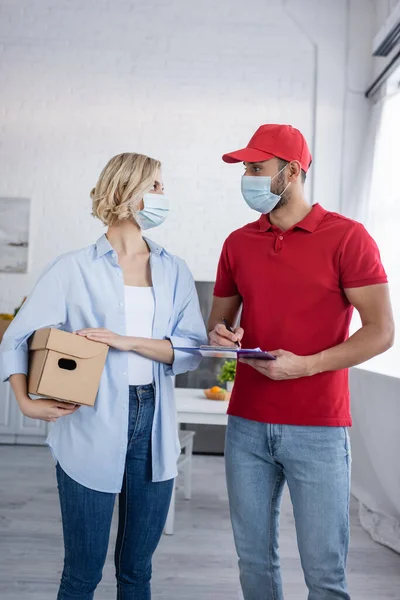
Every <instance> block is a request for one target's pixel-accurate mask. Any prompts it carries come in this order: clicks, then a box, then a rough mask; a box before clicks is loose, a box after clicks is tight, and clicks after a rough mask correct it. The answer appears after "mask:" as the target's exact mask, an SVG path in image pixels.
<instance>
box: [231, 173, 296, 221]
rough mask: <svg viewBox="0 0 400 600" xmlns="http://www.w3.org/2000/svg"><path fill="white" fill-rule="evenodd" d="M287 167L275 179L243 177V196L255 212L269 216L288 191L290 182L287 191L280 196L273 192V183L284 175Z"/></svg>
mask: <svg viewBox="0 0 400 600" xmlns="http://www.w3.org/2000/svg"><path fill="white" fill-rule="evenodd" d="M286 167H287V165H285V166H284V167H283V169H281V170H280V171H278V173H277V174H276V175H274V176H273V177H261V176H260V177H254V176H251V175H243V177H242V195H243V198H244V199H245V201H246V202H247V204H248V205H249V206H250V208H252V209H253V210H257V211H258V212H260V213H263V214H264V215H266V214H268V213H270V212H271V210H273V209H274V208H275V206H276V205H277V204H278V202H279V200H280V199H281V197H282V194H284V192H286V190H287V189H288V187H289V185H290V182H289V183H288V184H287V186H286V187H285V189H284V190H283V191H282V193H281V194H280V195H278V194H273V193H272V192H271V182H272V180H273V179H275V177H277V176H278V175H279V173H282V171H284V170H285V169H286Z"/></svg>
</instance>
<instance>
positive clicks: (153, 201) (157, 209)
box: [135, 194, 169, 230]
mask: <svg viewBox="0 0 400 600" xmlns="http://www.w3.org/2000/svg"><path fill="white" fill-rule="evenodd" d="M143 204H144V207H143V208H142V210H139V211H138V212H137V213H136V214H135V219H136V221H137V222H138V225H139V226H140V228H141V229H143V230H146V229H151V228H152V227H158V225H161V224H162V223H164V221H165V219H166V218H167V216H168V213H169V201H168V198H167V197H166V196H164V194H145V195H144V196H143Z"/></svg>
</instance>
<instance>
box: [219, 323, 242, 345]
mask: <svg viewBox="0 0 400 600" xmlns="http://www.w3.org/2000/svg"><path fill="white" fill-rule="evenodd" d="M222 324H223V325H225V327H226V328H227V330H228V331H229V332H230V333H235V332H234V331H233V329H232V327H231V326H230V325H228V321H227V320H226V319H222ZM235 344H236V346H237V347H238V348H240V344H239V342H235Z"/></svg>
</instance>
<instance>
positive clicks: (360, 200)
mask: <svg viewBox="0 0 400 600" xmlns="http://www.w3.org/2000/svg"><path fill="white" fill-rule="evenodd" d="M383 104H384V101H383V100H379V101H377V102H375V103H374V104H373V105H372V107H371V116H370V121H369V125H368V129H367V131H366V134H365V140H364V146H363V153H362V155H361V156H360V160H359V163H358V170H357V172H356V173H355V177H354V180H353V182H354V190H353V193H352V194H351V197H350V199H349V200H347V199H346V216H348V217H350V218H351V219H354V220H356V221H360V222H361V223H364V224H365V223H367V221H368V215H369V211H370V205H371V184H372V177H373V168H374V160H375V155H376V142H377V139H378V136H379V131H380V126H381V121H382V108H383Z"/></svg>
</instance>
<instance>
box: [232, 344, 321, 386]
mask: <svg viewBox="0 0 400 600" xmlns="http://www.w3.org/2000/svg"><path fill="white" fill-rule="evenodd" d="M270 354H272V355H273V356H276V357H277V358H276V360H256V359H245V358H242V359H240V362H242V363H245V364H246V365H250V366H251V367H253V368H254V369H256V370H257V371H258V372H259V373H261V374H262V375H265V376H266V377H269V378H270V379H274V380H276V381H280V380H284V379H299V378H300V377H309V376H310V375H315V374H316V373H317V372H318V371H317V370H315V368H314V364H313V360H312V358H313V357H311V356H297V354H293V353H292V352H287V351H286V350H273V351H271V352H270Z"/></svg>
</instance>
